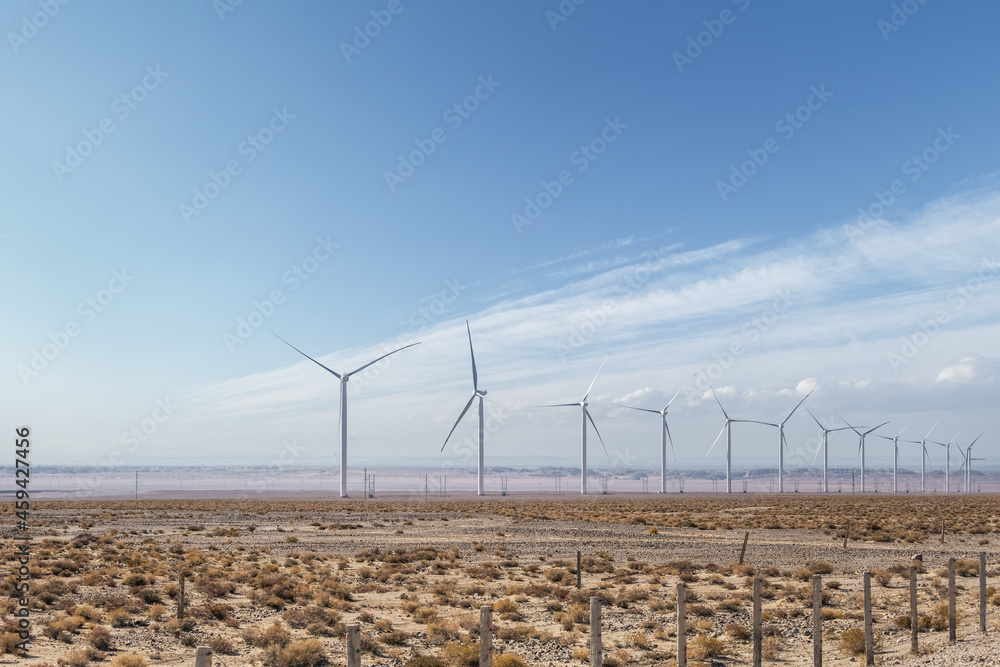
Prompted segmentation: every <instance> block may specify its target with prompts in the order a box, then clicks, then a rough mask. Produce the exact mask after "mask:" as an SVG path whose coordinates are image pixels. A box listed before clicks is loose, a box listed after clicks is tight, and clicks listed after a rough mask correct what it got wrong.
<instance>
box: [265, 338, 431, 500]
mask: <svg viewBox="0 0 1000 667" xmlns="http://www.w3.org/2000/svg"><path fill="white" fill-rule="evenodd" d="M271 333H272V334H274V337H275V338H277V339H278V340H280V341H281V342H282V343H284V344H285V345H287V346H288V347H290V348H292V349H293V350H295V351H296V352H298V353H299V354H301V355H302V356H303V357H305V358H306V359H308V360H309V361H311V362H313V363H314V364H316V365H317V366H319V367H320V368H322V369H323V370H325V371H326V372H328V373H331V374H332V375H333V376H334V377H335V378H337V379H338V380H340V497H341V498H346V497H347V381H348V380H350V379H351V376H352V375H356V374H358V373H360V372H361V371H363V370H364V369H366V368H368V367H369V366H371V365H372V364H376V363H378V362H380V361H382V360H383V359H385V358H386V357H388V356H389V355H392V354H396V353H397V352H399V351H400V350H405V349H406V348H408V347H413V346H414V345H419V344H420V343H419V342H417V343H410V344H409V345H404V346H403V347H401V348H399V349H398V350H393V351H392V352H389V353H388V354H383V355H382V356H381V357H379V358H378V359H375V360H374V361H369V362H368V363H367V364H365V365H364V366H361V367H360V368H356V369H355V370H353V371H351V372H350V373H343V374H341V373H338V372H337V371H335V370H332V369H330V368H327V367H326V366H324V365H323V364H321V363H319V362H318V361H316V360H315V359H313V358H312V357H310V356H309V355H308V354H306V353H305V352H303V351H302V350H300V349H299V348H297V347H295V346H294V345H292V344H291V343H289V342H288V341H287V340H285V339H284V338H282V337H281V336H279V335H278V334H276V333H274V332H273V331H272V332H271Z"/></svg>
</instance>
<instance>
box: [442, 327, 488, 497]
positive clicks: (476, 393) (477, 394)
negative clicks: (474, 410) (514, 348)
mask: <svg viewBox="0 0 1000 667" xmlns="http://www.w3.org/2000/svg"><path fill="white" fill-rule="evenodd" d="M465 330H466V331H467V332H468V334H469V354H470V355H471V356H472V398H470V399H469V402H468V403H466V404H465V408H464V409H463V410H462V414H460V415H459V416H458V419H456V420H455V425H454V426H452V427H451V430H450V431H448V437H447V438H445V439H444V444H443V445H441V451H442V452H443V451H444V448H445V447H446V446H447V445H448V440H449V439H450V438H451V435H452V433H454V432H455V429H456V428H458V423H459V422H460V421H462V417H464V416H465V413H466V412H468V411H469V408H471V407H472V402H473V401H474V400H476V399H477V398H478V399H479V482H478V484H477V487H476V489H477V491H476V492H477V493H478V494H479V495H481V496H483V495H486V492H485V489H484V486H483V439H484V438H483V434H484V429H483V398H484V397H485V396H486V390H485V389H480V388H479V373H478V372H477V371H476V351H475V350H474V349H473V348H472V329H471V328H470V327H469V320H466V321H465Z"/></svg>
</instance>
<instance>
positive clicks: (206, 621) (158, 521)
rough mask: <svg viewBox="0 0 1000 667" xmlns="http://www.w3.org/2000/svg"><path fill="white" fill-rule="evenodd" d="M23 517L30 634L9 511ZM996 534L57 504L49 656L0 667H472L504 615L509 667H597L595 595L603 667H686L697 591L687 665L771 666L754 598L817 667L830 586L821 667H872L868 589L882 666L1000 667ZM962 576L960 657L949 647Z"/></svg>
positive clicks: (734, 517)
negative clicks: (210, 663)
mask: <svg viewBox="0 0 1000 667" xmlns="http://www.w3.org/2000/svg"><path fill="white" fill-rule="evenodd" d="M3 511H4V522H3V529H4V534H3V537H4V539H3V547H2V548H3V563H5V565H4V571H3V580H2V586H3V591H4V594H5V595H4V601H3V604H4V605H5V606H4V609H3V614H4V617H3V618H4V625H5V628H4V629H5V631H10V630H12V629H14V628H13V621H14V618H13V616H12V615H11V614H12V612H13V611H14V609H15V598H16V597H17V595H16V593H15V589H14V586H15V584H16V575H15V574H13V572H14V571H15V569H16V566H11V564H13V563H15V562H16V556H15V546H14V541H13V540H12V537H13V535H14V533H13V526H14V523H15V518H14V514H13V513H14V509H13V503H10V504H6V506H5V507H4V510H3ZM942 527H943V528H944V534H943V541H942ZM747 531H748V532H749V534H750V537H749V541H748V545H747V548H746V553H745V557H744V562H743V564H739V562H738V561H739V552H740V549H741V546H742V543H743V538H744V535H745V533H746V532H747ZM845 531H849V532H848V534H847V547H846V549H845V547H844V537H845ZM997 532H1000V496H995V495H978V494H969V495H952V496H933V495H926V496H922V495H914V494H911V495H905V496H904V495H897V496H891V495H886V494H879V495H877V496H876V495H864V496H862V495H843V496H833V497H831V496H818V495H807V494H785V495H783V496H777V495H765V494H752V493H751V494H738V495H734V496H732V497H725V496H721V495H714V494H696V493H685V494H683V495H680V494H666V495H663V496H660V495H656V494H616V495H592V496H586V497H580V496H571V495H561V496H554V495H533V496H529V495H526V494H523V495H518V496H514V497H511V496H508V497H497V496H492V497H486V498H483V499H479V498H475V497H471V498H460V499H456V498H452V499H442V500H437V499H434V498H430V499H428V500H423V499H420V500H414V499H374V500H364V499H346V500H341V499H336V500H305V499H298V500H297V499H283V500H273V499H271V500H267V499H259V500H235V499H222V500H219V499H216V500H211V499H175V500H165V499H158V500H142V499H140V500H139V501H134V500H128V501H126V500H90V501H39V502H35V503H33V505H32V515H31V535H32V542H33V550H32V553H31V564H30V577H31V580H30V584H31V590H30V594H29V598H30V607H31V610H32V613H31V627H32V632H33V634H34V641H33V642H32V643H31V644H30V647H29V651H28V653H27V655H23V654H18V653H17V651H16V650H15V648H14V646H13V644H14V643H15V642H16V641H17V640H16V638H15V637H16V635H11V634H5V635H4V648H5V651H6V652H5V653H4V654H3V655H2V656H0V663H2V664H19V665H29V666H34V667H43V666H50V665H52V666H54V665H69V666H74V665H88V664H93V665H101V664H107V665H113V666H114V667H119V666H120V667H129V666H132V665H143V664H144V665H149V666H153V665H193V664H194V655H195V650H196V647H199V646H208V647H211V648H212V649H213V650H214V661H215V664H217V665H221V666H222V667H233V666H236V665H251V664H253V665H266V666H268V667H272V666H273V667H296V666H299V665H301V666H303V667H306V666H310V665H322V664H330V665H340V664H344V663H345V659H344V654H345V645H344V641H345V632H346V627H347V626H348V625H350V624H359V625H360V627H361V644H362V650H363V656H362V662H363V664H366V665H394V666H399V667H404V666H405V667H431V666H434V665H442V666H450V665H459V666H460V665H476V664H478V662H477V661H478V632H479V613H480V608H481V607H482V606H484V605H490V606H492V607H493V610H494V636H495V639H494V649H495V651H494V653H495V655H497V656H498V658H497V660H496V661H495V664H497V665H498V667H514V666H516V665H521V664H523V665H583V664H589V663H588V662H587V661H588V658H587V655H588V653H587V647H588V646H589V634H588V633H589V625H588V620H589V600H590V599H591V598H592V597H599V598H601V600H602V605H603V610H602V634H603V645H604V664H605V665H623V666H624V665H652V664H664V665H670V664H675V656H676V645H677V638H676V627H677V619H676V614H675V610H676V605H675V599H676V585H677V583H678V582H684V583H685V584H686V586H687V619H688V620H687V624H688V635H687V637H688V639H687V641H688V658H689V664H692V665H698V664H707V665H742V664H751V646H752V645H751V640H750V636H749V629H750V627H751V597H752V596H751V589H752V581H753V577H754V576H757V577H760V578H761V579H762V581H763V597H764V600H763V619H764V626H763V630H764V646H763V649H764V660H765V662H772V663H775V664H785V665H806V664H812V651H813V648H812V646H813V638H812V618H811V614H812V582H811V577H812V576H813V574H820V575H821V576H822V585H823V589H822V590H823V598H824V600H823V602H824V605H823V618H824V622H823V641H824V663H825V664H827V665H838V664H843V665H852V664H864V660H865V656H864V654H863V651H864V645H863V641H862V642H861V646H860V647H859V646H858V638H857V634H858V631H857V629H858V628H862V627H863V614H862V599H863V597H862V593H861V591H862V576H863V575H862V572H863V571H864V570H866V569H868V570H870V571H871V572H872V601H873V614H874V622H875V634H876V652H875V657H876V663H877V664H884V665H897V664H898V665H916V664H937V665H952V664H977V665H988V664H1000V657H998V655H1000V641H997V640H996V639H995V638H996V637H998V636H1000V595H997V589H996V583H997V577H998V575H1000V549H998V545H1000V537H998V536H997V535H995V533H997ZM577 551H579V552H581V554H582V572H581V579H582V582H581V583H582V586H581V587H580V588H577V574H576V554H577ZM980 552H985V553H986V558H987V563H988V566H987V575H988V584H989V589H988V604H987V612H988V615H987V623H988V633H987V634H985V635H983V634H981V633H980V631H979V597H978V595H979V579H978V557H979V553H980ZM915 555H920V556H922V561H917V564H918V565H920V574H919V577H918V595H919V605H920V609H919V614H920V623H919V627H920V628H921V631H920V633H919V640H920V645H921V654H920V655H911V653H910V631H909V629H908V627H907V626H906V623H907V622H908V620H909V618H908V609H909V602H908V600H909V598H908V582H907V574H906V572H907V571H908V568H909V566H910V565H911V564H913V563H914V561H913V560H912V559H913V557H914V556H915ZM952 557H953V558H956V559H957V572H958V579H957V581H958V596H957V600H958V607H957V608H958V630H957V635H958V642H957V643H956V644H954V645H949V642H948V629H947V624H948V609H947V599H948V598H947V573H946V568H947V562H948V559H949V558H952ZM181 574H183V575H184V581H185V589H184V597H185V613H184V615H183V618H178V613H177V612H178V601H179V598H180V587H179V579H180V575H181ZM501 656H502V657H501Z"/></svg>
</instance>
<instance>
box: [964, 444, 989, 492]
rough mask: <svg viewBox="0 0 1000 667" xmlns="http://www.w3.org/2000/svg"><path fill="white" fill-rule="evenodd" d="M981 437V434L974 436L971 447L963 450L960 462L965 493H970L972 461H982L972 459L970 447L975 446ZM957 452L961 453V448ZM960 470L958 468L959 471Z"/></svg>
mask: <svg viewBox="0 0 1000 667" xmlns="http://www.w3.org/2000/svg"><path fill="white" fill-rule="evenodd" d="M981 437H983V434H982V433H980V434H979V435H978V436H976V439H975V440H973V441H972V444H971V445H969V446H968V447H966V448H965V452H964V453H963V454H962V457H963V458H964V459H965V460H964V461H963V462H962V468H964V469H965V492H966V493H972V461H981V460H982V459H973V458H972V445H975V444H976V443H977V442H979V438H981ZM958 450H959V451H960V452H961V451H962V448H961V447H959V448H958ZM962 468H959V470H961V469H962Z"/></svg>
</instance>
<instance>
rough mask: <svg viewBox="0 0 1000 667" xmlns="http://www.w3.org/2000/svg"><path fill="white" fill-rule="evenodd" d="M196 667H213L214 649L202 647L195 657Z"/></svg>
mask: <svg viewBox="0 0 1000 667" xmlns="http://www.w3.org/2000/svg"><path fill="white" fill-rule="evenodd" d="M194 667H212V649H210V648H208V647H205V646H200V647H198V652H197V653H195V656H194Z"/></svg>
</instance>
